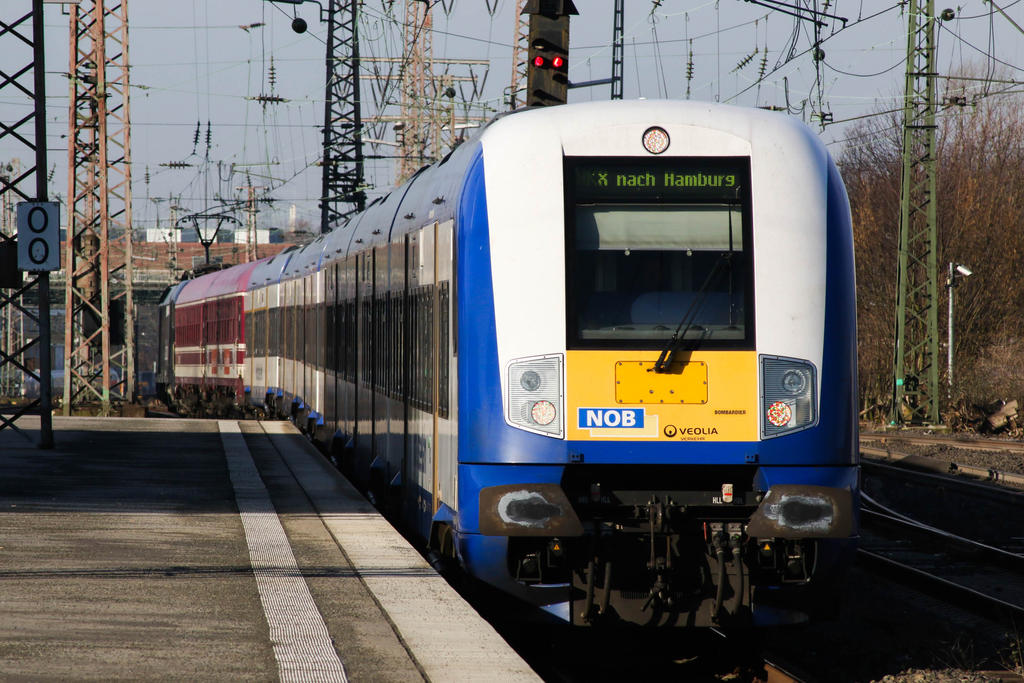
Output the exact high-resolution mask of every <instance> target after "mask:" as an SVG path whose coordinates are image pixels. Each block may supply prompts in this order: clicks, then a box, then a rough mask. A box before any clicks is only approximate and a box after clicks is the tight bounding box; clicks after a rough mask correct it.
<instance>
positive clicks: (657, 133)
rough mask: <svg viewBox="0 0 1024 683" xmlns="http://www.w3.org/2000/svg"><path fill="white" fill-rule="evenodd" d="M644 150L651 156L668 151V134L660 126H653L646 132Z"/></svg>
mask: <svg viewBox="0 0 1024 683" xmlns="http://www.w3.org/2000/svg"><path fill="white" fill-rule="evenodd" d="M643 141H644V149H646V150H647V151H648V152H650V153H651V154H661V153H662V152H664V151H665V150H666V149H668V143H669V139H668V133H667V132H666V131H665V129H664V128H661V127H660V126H651V127H650V128H648V129H647V130H645V131H644V137H643Z"/></svg>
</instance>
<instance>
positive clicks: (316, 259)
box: [281, 234, 327, 280]
mask: <svg viewBox="0 0 1024 683" xmlns="http://www.w3.org/2000/svg"><path fill="white" fill-rule="evenodd" d="M326 242H327V235H326V234H325V235H320V236H319V237H317V238H316V239H315V240H313V241H312V242H310V243H309V244H307V245H306V246H304V247H302V248H301V249H299V250H298V251H296V252H295V253H294V254H293V255H292V257H291V259H289V260H288V265H287V266H285V268H284V272H283V273H282V274H281V279H282V280H291V279H293V278H297V277H303V276H305V275H309V274H310V273H312V272H315V271H316V270H317V269H318V268H319V267H320V255H321V254H323V251H324V244H326Z"/></svg>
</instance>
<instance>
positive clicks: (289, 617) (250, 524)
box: [218, 420, 348, 682]
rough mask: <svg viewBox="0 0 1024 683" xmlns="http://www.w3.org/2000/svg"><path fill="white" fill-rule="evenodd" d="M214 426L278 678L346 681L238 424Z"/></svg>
mask: <svg viewBox="0 0 1024 683" xmlns="http://www.w3.org/2000/svg"><path fill="white" fill-rule="evenodd" d="M218 424H219V427H220V438H221V442H222V443H223V444H224V454H225V457H226V458H227V461H228V471H229V473H230V474H231V484H232V485H233V486H234V487H235V499H236V500H237V501H238V512H239V514H240V515H241V517H242V527H243V528H244V529H245V542H246V544H248V546H249V557H250V559H251V561H252V568H253V573H254V574H255V575H256V586H257V587H258V588H259V592H260V601H261V602H262V603H263V612H264V614H265V615H266V617H267V624H268V625H269V626H270V642H271V643H272V644H273V647H274V658H275V659H276V660H277V667H278V672H279V674H280V676H281V680H282V681H286V682H287V681H347V680H348V679H347V677H346V676H345V667H344V665H343V664H342V663H341V660H340V659H339V658H338V653H337V652H336V651H335V649H334V645H333V643H332V642H331V636H330V634H329V633H328V632H327V625H326V624H325V623H324V620H323V616H321V614H320V611H319V610H318V609H317V607H316V603H315V602H313V596H312V595H310V593H309V587H308V586H307V585H306V581H305V579H303V578H302V574H301V572H300V571H299V566H298V563H296V561H295V555H294V554H293V553H292V548H291V545H289V543H288V537H287V536H286V535H285V533H284V528H283V527H282V526H281V520H280V519H278V517H277V511H276V510H275V509H274V504H273V502H271V500H270V494H269V493H267V488H266V486H264V484H263V480H262V479H260V475H259V471H258V470H257V469H256V463H254V462H253V459H252V455H250V453H249V449H248V448H247V447H246V445H245V439H244V438H243V437H242V434H241V430H240V429H239V428H238V423H237V422H233V421H230V420H221V421H219V423H218Z"/></svg>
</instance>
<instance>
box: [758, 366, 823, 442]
mask: <svg viewBox="0 0 1024 683" xmlns="http://www.w3.org/2000/svg"><path fill="white" fill-rule="evenodd" d="M816 387H817V382H816V381H815V372H814V366H813V365H812V364H811V363H808V362H806V361H801V360H792V359H789V358H778V357H774V356H761V410H762V413H761V417H762V420H761V424H762V427H761V436H762V437H764V438H769V437H773V436H781V435H783V434H789V433H791V432H795V431H799V430H801V429H805V428H807V427H810V426H813V425H814V424H815V423H816V422H817V420H818V409H817V406H818V402H817V393H816V391H815V390H816Z"/></svg>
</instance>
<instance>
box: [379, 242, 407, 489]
mask: <svg viewBox="0 0 1024 683" xmlns="http://www.w3.org/2000/svg"><path fill="white" fill-rule="evenodd" d="M387 251H388V280H387V298H386V300H385V303H384V305H385V308H386V311H387V315H386V320H387V324H386V326H385V329H384V335H385V339H386V343H385V347H386V349H387V351H386V357H385V358H384V371H385V373H386V374H387V380H386V381H385V384H386V386H387V406H388V409H387V410H388V422H387V432H386V434H387V471H386V472H385V473H384V476H383V478H382V479H383V480H382V481H381V487H382V489H383V490H384V495H387V491H388V490H389V489H388V485H389V484H391V483H392V482H393V481H394V480H395V479H396V478H398V479H401V477H397V475H398V474H399V473H400V472H403V471H404V463H405V457H406V453H405V445H406V439H405V431H406V403H405V355H404V347H405V336H406V335H405V323H404V321H405V300H406V283H405V271H406V267H405V261H406V257H405V252H406V237H405V236H404V235H403V236H400V237H398V238H396V240H395V241H394V242H392V243H391V244H389V245H388V247H387Z"/></svg>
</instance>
